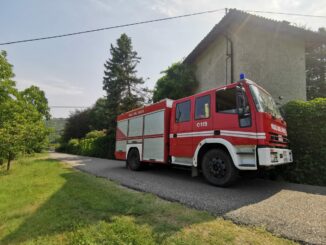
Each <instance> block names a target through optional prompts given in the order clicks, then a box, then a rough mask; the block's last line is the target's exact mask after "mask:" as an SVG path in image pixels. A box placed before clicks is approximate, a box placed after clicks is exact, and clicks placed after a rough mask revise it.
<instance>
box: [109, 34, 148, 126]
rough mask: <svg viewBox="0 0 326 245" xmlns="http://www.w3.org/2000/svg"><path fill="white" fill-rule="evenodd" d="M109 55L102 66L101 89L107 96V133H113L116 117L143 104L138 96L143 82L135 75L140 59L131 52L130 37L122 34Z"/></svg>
mask: <svg viewBox="0 0 326 245" xmlns="http://www.w3.org/2000/svg"><path fill="white" fill-rule="evenodd" d="M110 54H111V57H110V58H109V59H108V60H107V61H106V63H105V64H104V67H105V70H104V77H103V89H104V90H105V91H106V94H107V108H108V112H107V116H108V132H114V131H115V126H116V117H117V115H119V114H120V113H122V112H125V111H128V110H131V109H133V108H136V107H139V106H140V105H141V104H142V103H143V102H144V98H143V97H142V96H139V95H138V94H139V93H141V92H142V91H143V89H141V88H139V85H142V84H143V83H144V80H143V79H142V78H140V77H137V75H136V73H137V70H136V66H137V64H138V63H139V60H140V58H139V57H138V56H137V52H136V51H134V50H133V47H132V43H131V38H130V37H128V36H127V35H126V34H122V35H121V36H120V38H119V39H118V40H117V45H116V46H113V45H112V44H111V49H110Z"/></svg>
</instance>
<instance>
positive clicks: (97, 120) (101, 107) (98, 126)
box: [90, 97, 108, 130]
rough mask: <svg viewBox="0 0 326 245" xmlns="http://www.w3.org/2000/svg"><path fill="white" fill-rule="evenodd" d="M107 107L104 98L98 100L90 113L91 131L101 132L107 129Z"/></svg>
mask: <svg viewBox="0 0 326 245" xmlns="http://www.w3.org/2000/svg"><path fill="white" fill-rule="evenodd" d="M107 118H108V106H107V99H106V98H105V97H103V98H99V99H98V100H97V101H96V103H95V105H94V106H93V107H92V108H91V111H90V121H91V122H90V124H91V125H90V127H91V129H92V130H102V129H107V128H108V122H107Z"/></svg>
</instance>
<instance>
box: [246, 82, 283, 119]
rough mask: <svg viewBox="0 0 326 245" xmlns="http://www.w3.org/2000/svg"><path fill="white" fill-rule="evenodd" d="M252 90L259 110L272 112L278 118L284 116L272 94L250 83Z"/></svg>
mask: <svg viewBox="0 0 326 245" xmlns="http://www.w3.org/2000/svg"><path fill="white" fill-rule="evenodd" d="M250 91H251V94H252V97H253V99H254V102H255V104H256V108H257V110H258V111H260V112H267V113H270V114H271V115H272V116H274V117H276V118H282V116H281V113H280V111H279V109H278V108H277V106H276V104H275V101H274V99H273V98H272V96H271V95H270V94H268V93H266V92H265V91H264V90H262V89H260V88H258V87H256V86H255V85H250Z"/></svg>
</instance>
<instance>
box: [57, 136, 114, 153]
mask: <svg viewBox="0 0 326 245" xmlns="http://www.w3.org/2000/svg"><path fill="white" fill-rule="evenodd" d="M114 144H115V137H114V135H106V132H105V131H97V130H94V131H91V132H89V133H88V134H87V135H86V136H85V138H82V139H70V140H69V141H68V143H63V144H61V145H60V146H59V147H58V148H57V149H56V151H58V152H66V153H71V154H75V155H82V156H90V157H100V158H109V159H113V158H114Z"/></svg>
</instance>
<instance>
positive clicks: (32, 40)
mask: <svg viewBox="0 0 326 245" xmlns="http://www.w3.org/2000/svg"><path fill="white" fill-rule="evenodd" d="M223 10H225V8H221V9H213V10H207V11H202V12H196V13H190V14H184V15H177V16H172V17H166V18H160V19H153V20H146V21H139V22H133V23H128V24H122V25H116V26H109V27H103V28H98V29H91V30H86V31H79V32H72V33H66V34H60V35H54V36H46V37H37V38H31V39H24V40H18V41H11V42H4V43H0V46H2V45H10V44H16V43H26V42H35V41H41V40H47V39H55V38H61V37H68V36H75V35H82V34H87V33H91V32H99V31H105V30H111V29H118V28H122V27H128V26H135V25H142V24H148V23H153V22H160V21H166V20H172V19H179V18H185V17H191V16H196V15H203V14H209V13H216V12H220V11H223ZM245 11H246V12H249V13H264V14H278V15H289V16H301V17H313V18H326V16H324V15H310V14H298V13H284V12H273V11H259V10H245Z"/></svg>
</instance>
